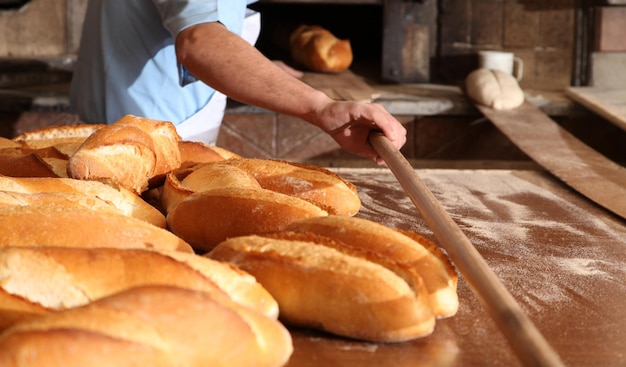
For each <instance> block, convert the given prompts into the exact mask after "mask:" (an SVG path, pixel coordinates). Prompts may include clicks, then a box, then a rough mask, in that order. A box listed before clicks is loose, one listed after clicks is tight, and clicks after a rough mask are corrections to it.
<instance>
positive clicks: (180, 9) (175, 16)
mask: <svg viewBox="0 0 626 367" xmlns="http://www.w3.org/2000/svg"><path fill="white" fill-rule="evenodd" d="M153 2H154V4H155V6H156V7H157V10H158V11H159V14H160V15H161V18H162V21H163V26H165V28H166V29H167V30H168V31H169V32H170V33H171V34H172V37H174V38H176V36H177V35H178V33H180V32H181V31H182V30H184V29H186V28H188V27H191V26H193V25H196V24H200V23H207V22H220V23H222V24H223V25H224V26H225V27H226V28H227V29H228V30H230V31H231V32H234V33H236V34H241V29H242V27H243V19H244V17H245V13H246V5H247V4H248V3H249V1H246V0H153Z"/></svg>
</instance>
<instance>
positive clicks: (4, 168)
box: [0, 149, 59, 177]
mask: <svg viewBox="0 0 626 367" xmlns="http://www.w3.org/2000/svg"><path fill="white" fill-rule="evenodd" d="M0 175H4V176H11V177H59V175H58V174H57V173H56V172H55V170H54V168H53V167H52V166H51V165H50V164H48V163H47V162H46V161H45V160H44V159H43V158H41V157H39V156H38V155H37V154H35V153H28V154H22V151H21V149H19V152H17V151H14V152H7V151H6V150H5V151H4V152H0Z"/></svg>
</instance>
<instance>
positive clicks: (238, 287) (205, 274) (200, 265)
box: [0, 247, 278, 327]
mask: <svg viewBox="0 0 626 367" xmlns="http://www.w3.org/2000/svg"><path fill="white" fill-rule="evenodd" d="M0 279H2V282H0V294H2V296H0V319H1V320H4V321H3V323H4V324H5V325H3V326H4V327H6V326H8V321H7V320H11V319H15V316H14V314H15V313H16V312H18V311H19V312H21V313H22V315H21V316H22V318H25V317H26V316H25V315H27V314H31V315H32V314H36V313H37V312H40V311H41V309H43V310H45V311H58V310H62V309H66V308H72V307H77V306H82V305H85V304H87V303H89V302H93V301H95V300H97V299H100V298H103V297H106V296H108V295H111V294H113V293H117V292H120V291H123V290H125V289H128V288H133V287H136V286H141V285H147V284H163V285H172V286H177V287H182V288H189V289H195V290H201V291H207V292H209V291H214V290H216V289H217V290H219V291H220V292H223V293H224V294H225V295H227V296H228V297H229V298H230V299H232V300H233V301H234V302H237V303H239V304H242V305H244V306H246V307H249V308H251V309H254V310H256V311H257V312H260V313H262V314H264V315H266V316H268V317H271V318H277V317H278V305H277V303H276V301H275V300H274V299H273V298H272V296H271V295H270V294H269V293H268V292H267V290H265V288H263V286H261V285H260V284H259V283H258V282H257V281H256V279H255V278H254V277H252V276H251V275H250V274H248V273H245V272H243V271H241V270H239V269H237V268H235V267H234V266H233V265H231V264H227V263H223V262H218V261H216V260H212V259H209V258H206V257H202V256H199V255H195V254H190V253H183V252H177V251H154V250H146V249H117V248H75V247H5V248H0ZM25 304H26V305H25ZM17 305H19V306H17ZM36 311H37V312H36Z"/></svg>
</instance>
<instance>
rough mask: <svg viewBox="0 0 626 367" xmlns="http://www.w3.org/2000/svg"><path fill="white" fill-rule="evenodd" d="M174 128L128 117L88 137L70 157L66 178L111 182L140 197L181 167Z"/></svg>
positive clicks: (160, 123)
mask: <svg viewBox="0 0 626 367" xmlns="http://www.w3.org/2000/svg"><path fill="white" fill-rule="evenodd" d="M180 140H181V138H180V136H179V135H178V134H177V133H176V129H175V127H174V125H173V124H172V123H170V122H167V121H157V120H151V119H147V118H141V117H137V116H132V115H127V116H124V117H123V118H121V119H120V120H118V121H116V122H115V123H113V124H111V125H107V126H105V127H103V128H101V129H99V130H97V131H96V132H94V133H93V134H92V135H90V136H89V137H88V138H87V139H86V140H85V142H84V143H83V144H82V145H81V146H80V148H79V149H78V150H77V151H76V152H75V153H74V154H73V155H72V156H71V157H70V159H69V161H68V166H67V172H68V176H69V177H72V178H76V179H81V180H105V181H113V182H115V183H118V184H119V185H121V186H123V187H125V188H127V189H129V190H131V191H133V192H135V193H137V194H141V193H142V192H143V191H145V190H146V189H148V187H149V186H150V185H159V184H161V183H162V179H163V177H164V175H165V173H167V172H169V171H170V170H172V169H175V168H178V167H179V166H180V164H181V161H180V160H181V157H180V150H179V148H178V142H179V141H180Z"/></svg>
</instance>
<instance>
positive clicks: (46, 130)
mask: <svg viewBox="0 0 626 367" xmlns="http://www.w3.org/2000/svg"><path fill="white" fill-rule="evenodd" d="M105 126H107V125H106V124H77V125H55V126H46V127H43V128H39V129H34V130H30V131H27V132H24V133H21V134H19V135H18V136H16V137H14V138H13V139H12V140H13V141H14V142H17V143H20V144H21V145H23V146H24V147H27V148H30V149H42V148H48V147H54V148H56V149H58V150H59V151H60V152H62V153H64V154H66V155H67V157H68V158H69V156H71V155H72V154H73V153H74V152H75V151H76V149H77V148H78V147H79V146H80V144H82V143H83V142H84V141H85V139H87V138H88V137H89V136H90V135H91V134H93V133H94V132H96V131H97V130H99V129H101V128H103V127H105Z"/></svg>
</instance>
